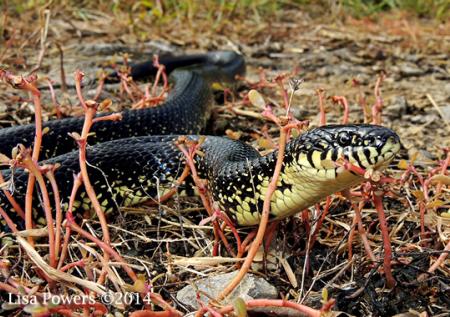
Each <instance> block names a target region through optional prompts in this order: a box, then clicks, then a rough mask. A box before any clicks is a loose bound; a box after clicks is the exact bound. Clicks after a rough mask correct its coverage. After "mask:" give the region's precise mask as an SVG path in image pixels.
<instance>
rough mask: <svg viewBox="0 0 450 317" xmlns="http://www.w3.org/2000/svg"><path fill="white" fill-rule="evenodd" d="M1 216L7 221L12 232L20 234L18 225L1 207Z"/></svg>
mask: <svg viewBox="0 0 450 317" xmlns="http://www.w3.org/2000/svg"><path fill="white" fill-rule="evenodd" d="M0 216H1V217H2V218H3V219H4V220H5V222H6V224H7V225H8V227H9V229H11V231H12V232H14V233H17V232H18V230H17V228H16V224H15V223H14V221H12V220H11V218H10V217H9V216H8V214H7V213H6V211H5V210H4V209H3V208H2V207H1V206H0Z"/></svg>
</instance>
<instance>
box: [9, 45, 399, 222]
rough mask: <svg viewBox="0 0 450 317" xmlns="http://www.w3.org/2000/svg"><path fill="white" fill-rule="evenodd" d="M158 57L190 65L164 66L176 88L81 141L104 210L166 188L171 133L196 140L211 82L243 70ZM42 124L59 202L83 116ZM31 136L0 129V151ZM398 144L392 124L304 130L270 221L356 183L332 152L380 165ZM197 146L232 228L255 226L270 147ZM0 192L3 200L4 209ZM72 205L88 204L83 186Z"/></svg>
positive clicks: (237, 60)
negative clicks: (163, 99)
mask: <svg viewBox="0 0 450 317" xmlns="http://www.w3.org/2000/svg"><path fill="white" fill-rule="evenodd" d="M162 62H163V63H164V59H163V60H162ZM165 64H166V67H167V68H168V70H171V68H175V67H178V66H183V67H184V66H186V65H188V66H190V65H192V64H196V66H190V67H189V68H183V69H180V70H174V71H173V72H172V73H171V78H172V80H173V81H174V87H173V90H172V91H171V93H170V94H169V97H168V99H167V100H166V102H165V103H164V104H163V105H162V106H159V107H156V108H150V109H143V110H129V111H125V112H124V114H123V119H122V120H121V121H118V122H111V121H101V122H98V123H96V124H95V125H94V129H93V132H95V134H94V135H93V137H90V138H89V143H90V144H93V143H98V144H96V145H94V146H92V147H88V150H87V161H88V163H89V166H90V168H89V173H90V179H91V181H92V183H93V184H94V186H95V191H96V193H97V195H98V199H99V201H100V203H101V205H102V206H103V207H104V208H105V209H106V210H107V211H113V210H115V209H117V208H119V207H121V206H130V205H135V204H138V203H140V202H143V201H145V200H148V199H150V198H152V197H153V198H155V197H158V196H160V195H162V194H163V193H164V192H165V191H166V190H168V189H169V188H170V187H171V185H172V184H173V183H174V181H175V180H176V179H177V178H178V176H179V175H180V173H181V172H182V171H183V168H184V157H183V155H182V154H181V152H180V151H179V150H178V148H177V147H176V145H175V141H176V140H177V139H178V135H176V134H193V135H191V136H189V138H192V139H197V138H198V137H197V136H196V135H197V133H199V132H200V131H201V129H202V128H203V127H204V125H205V122H206V120H207V118H208V114H209V104H210V103H211V92H210V89H209V83H210V82H212V81H231V80H232V79H233V78H234V76H235V75H237V74H243V72H244V70H245V64H244V61H243V59H242V57H241V56H240V55H237V54H235V53H232V52H213V53H209V54H205V55H197V56H191V57H189V56H188V57H181V58H172V59H168V60H166V61H165ZM151 71H152V69H151V67H150V66H149V64H141V65H137V66H136V67H134V68H133V73H132V75H133V76H134V77H137V78H139V77H145V76H147V75H148V74H149V73H150V72H151ZM45 126H47V127H48V129H49V131H48V132H47V133H46V134H45V135H44V137H43V148H42V149H43V151H42V153H43V155H44V158H46V160H44V161H43V163H48V164H55V163H59V164H60V165H61V167H60V168H58V169H57V170H56V172H55V176H56V179H57V181H58V185H59V188H60V189H61V199H62V203H63V204H64V205H66V206H67V203H68V199H69V196H70V191H71V188H72V183H73V175H74V174H76V173H78V171H79V166H78V153H77V151H76V150H75V151H73V152H70V151H71V150H73V149H74V148H76V145H75V143H74V141H73V140H72V139H71V138H70V137H68V136H67V134H68V133H69V132H74V131H80V130H81V126H82V119H78V118H69V119H64V120H54V121H50V122H47V123H46V124H45ZM152 134H161V135H152ZM164 134H167V135H164ZM33 135H34V126H32V125H29V126H18V127H12V128H7V129H2V130H0V152H2V153H6V154H8V153H10V151H11V148H12V147H14V146H15V145H16V144H18V143H23V144H25V145H27V146H30V145H31V144H32V140H33ZM399 148H400V143H399V138H398V136H397V135H396V134H395V133H394V132H393V131H391V130H389V129H387V128H384V127H380V126H374V125H330V126H324V127H320V128H316V129H312V130H310V131H308V132H306V133H304V134H302V135H301V136H300V137H298V138H296V139H294V140H292V141H291V142H290V143H289V144H288V145H287V147H286V151H285V157H284V161H283V167H282V171H281V174H280V178H279V180H278V187H277V190H276V191H275V193H274V195H273V196H272V201H271V216H272V218H283V217H286V216H289V215H291V214H293V213H295V212H298V211H301V210H302V209H304V208H306V207H308V206H311V205H312V204H314V203H316V202H318V201H320V200H321V199H323V198H324V197H326V196H328V195H330V194H332V193H334V192H336V191H341V190H343V189H346V188H349V187H351V186H353V185H355V184H357V183H358V182H360V181H361V180H362V178H361V176H360V175H357V174H355V173H353V172H351V171H349V170H346V169H344V168H343V167H338V164H335V163H336V161H338V160H339V159H340V158H344V159H346V160H348V161H349V162H351V163H352V164H354V165H356V166H360V167H362V168H369V169H382V168H384V167H385V166H386V165H387V164H389V162H390V161H391V160H392V159H393V157H394V156H395V154H396V153H397V152H398V150H399ZM201 151H202V152H203V153H204V155H201V156H197V157H196V164H197V168H198V170H199V174H200V176H201V177H202V178H205V179H207V181H208V186H209V188H210V190H211V192H212V194H213V198H214V200H215V201H217V202H218V203H219V205H220V206H221V208H222V209H223V210H224V211H226V212H227V213H228V214H229V215H230V217H231V218H232V219H234V220H235V222H236V223H237V224H238V225H254V224H257V223H258V221H259V220H260V213H261V211H262V205H263V201H264V196H265V192H266V191H267V188H268V185H269V182H270V178H271V177H272V175H273V171H274V167H275V162H276V157H277V151H274V152H272V153H270V154H268V155H265V156H261V155H260V154H259V153H258V152H257V151H256V150H255V149H253V148H252V147H251V146H249V145H247V144H245V143H243V142H240V141H233V140H230V139H228V138H225V137H216V136H207V137H206V138H205V140H204V142H203V143H202V144H201ZM66 152H68V153H66ZM62 153H65V154H62ZM2 173H3V176H4V178H5V179H6V180H8V179H10V178H11V172H10V171H9V170H4V171H2ZM13 180H14V188H15V191H14V197H15V198H16V199H17V200H18V201H19V202H23V200H24V195H25V189H26V180H27V173H26V172H25V171H24V170H20V169H18V170H15V171H14V177H13ZM0 196H1V197H0V203H1V205H2V207H4V208H5V209H6V207H7V208H10V207H9V205H8V203H7V200H6V199H5V197H4V196H3V194H0ZM37 203H38V201H37ZM36 205H37V204H36ZM75 207H77V208H78V209H80V210H85V209H89V208H90V203H89V199H88V198H87V196H86V195H85V193H84V192H81V193H80V195H79V197H78V198H77V201H76V206H75Z"/></svg>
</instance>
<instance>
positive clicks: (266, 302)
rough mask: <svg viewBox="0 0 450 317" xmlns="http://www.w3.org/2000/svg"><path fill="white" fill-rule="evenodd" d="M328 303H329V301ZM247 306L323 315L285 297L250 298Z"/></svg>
mask: <svg viewBox="0 0 450 317" xmlns="http://www.w3.org/2000/svg"><path fill="white" fill-rule="evenodd" d="M327 304H328V303H327ZM333 304H334V301H330V303H329V304H328V305H327V307H328V306H329V307H330V308H331V306H332V305H333ZM245 305H246V307H247V308H256V307H289V308H292V309H295V310H297V311H299V312H301V313H302V314H305V315H306V316H310V317H320V316H322V313H321V311H319V310H316V309H314V308H310V307H308V306H305V305H302V304H297V303H294V302H290V301H287V300H283V299H253V300H249V301H247V302H246V303H245ZM233 310H234V307H233V306H232V305H228V306H225V307H222V308H221V309H219V310H218V312H219V313H221V314H228V313H231V312H232V311H233ZM206 312H207V310H206V308H203V309H201V310H200V311H198V312H197V313H196V314H195V316H196V317H201V316H203V315H204V314H205V313H206Z"/></svg>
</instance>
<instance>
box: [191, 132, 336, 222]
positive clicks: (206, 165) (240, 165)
mask: <svg viewBox="0 0 450 317" xmlns="http://www.w3.org/2000/svg"><path fill="white" fill-rule="evenodd" d="M218 142H221V143H223V144H221V146H217V145H215V146H214V147H210V146H209V143H214V144H217V143H218ZM203 147H204V149H205V150H206V151H205V153H206V155H205V156H204V157H201V158H200V159H198V160H197V166H198V169H199V172H200V174H201V176H202V177H204V178H207V179H209V186H210V190H211V192H212V193H213V198H214V200H215V201H216V202H217V203H218V204H219V205H220V207H221V209H222V210H225V211H226V212H227V214H228V215H229V216H230V217H231V218H232V219H233V220H234V221H235V222H236V223H237V224H239V225H244V224H245V225H256V224H258V223H259V221H260V219H261V212H262V209H263V205H264V199H265V197H266V194H267V190H268V187H269V184H270V181H271V179H272V177H273V173H274V170H275V165H276V162H277V157H278V151H277V150H276V151H273V152H271V153H269V154H267V155H265V156H260V155H259V153H258V152H257V151H256V150H255V149H253V148H252V147H251V146H249V145H246V144H244V143H242V142H236V141H231V140H227V139H224V138H213V137H208V140H207V142H206V145H204V146H203ZM216 151H217V153H216ZM302 159H303V157H302V152H298V148H297V143H296V142H295V141H294V142H291V143H289V144H288V145H287V146H286V149H285V154H284V157H283V164H282V167H281V171H280V176H279V178H278V181H277V188H276V190H275V192H274V193H273V195H272V198H271V208H270V217H271V218H282V217H286V216H289V215H291V214H294V213H296V212H298V211H301V210H302V209H304V208H306V207H308V206H310V205H311V204H313V203H314V202H317V201H318V200H320V199H322V198H324V197H326V196H327V195H329V194H331V193H333V192H335V191H337V190H339V189H340V186H339V185H332V186H330V184H327V183H328V182H329V179H327V178H326V177H327V175H317V173H315V171H314V170H310V169H306V168H303V166H302V164H301V162H300V161H301V160H302ZM322 176H323V177H324V178H323V179H322ZM329 176H330V177H331V176H334V174H333V175H332V174H331V173H330V175H329ZM327 181H328V182H327Z"/></svg>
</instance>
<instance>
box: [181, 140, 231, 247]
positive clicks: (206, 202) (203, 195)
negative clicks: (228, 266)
mask: <svg viewBox="0 0 450 317" xmlns="http://www.w3.org/2000/svg"><path fill="white" fill-rule="evenodd" d="M183 141H184V140H179V142H178V144H177V147H178V149H179V150H180V151H181V152H182V153H183V155H184V157H185V159H186V164H187V165H188V166H189V169H190V171H191V176H192V179H193V180H194V183H195V186H197V189H198V193H199V195H200V199H201V200H202V203H203V206H204V207H205V209H206V211H207V212H208V215H209V216H210V217H212V216H213V215H214V211H213V209H212V206H211V202H210V198H209V196H208V190H207V188H206V186H205V184H204V182H203V181H202V180H200V177H199V176H198V173H197V169H196V168H195V163H194V155H195V152H196V150H197V147H198V146H199V144H195V145H192V146H191V147H190V148H189V150H187V149H186V147H185V145H184V144H182V142H183ZM212 224H213V228H214V237H215V245H214V249H213V255H217V248H218V245H217V242H218V237H220V238H221V239H222V241H223V243H224V245H225V247H226V248H227V249H230V250H231V247H230V246H229V243H228V241H227V239H226V237H225V235H224V234H223V233H222V234H221V233H220V232H219V231H220V228H219V225H218V223H217V221H213V223H212Z"/></svg>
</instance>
